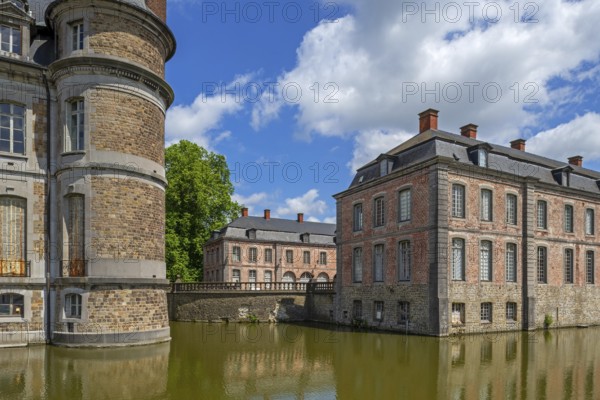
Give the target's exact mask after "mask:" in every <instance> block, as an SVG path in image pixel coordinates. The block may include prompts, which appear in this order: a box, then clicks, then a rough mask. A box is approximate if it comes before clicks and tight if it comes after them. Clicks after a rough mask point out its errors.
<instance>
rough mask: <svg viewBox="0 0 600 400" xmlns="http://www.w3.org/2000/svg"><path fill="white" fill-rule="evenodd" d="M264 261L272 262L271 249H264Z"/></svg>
mask: <svg viewBox="0 0 600 400" xmlns="http://www.w3.org/2000/svg"><path fill="white" fill-rule="evenodd" d="M265 262H266V263H272V262H273V249H265Z"/></svg>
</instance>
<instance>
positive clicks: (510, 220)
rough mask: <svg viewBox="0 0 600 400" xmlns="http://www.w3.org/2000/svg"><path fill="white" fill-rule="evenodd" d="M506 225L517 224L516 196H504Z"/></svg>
mask: <svg viewBox="0 0 600 400" xmlns="http://www.w3.org/2000/svg"><path fill="white" fill-rule="evenodd" d="M506 223H507V224H509V225H516V224H517V196H515V195H514V194H509V195H507V196H506Z"/></svg>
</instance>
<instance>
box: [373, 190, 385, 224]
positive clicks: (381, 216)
mask: <svg viewBox="0 0 600 400" xmlns="http://www.w3.org/2000/svg"><path fill="white" fill-rule="evenodd" d="M384 225H385V199H384V197H383V196H379V197H377V198H375V199H374V200H373V226H374V227H376V228H377V227H380V226H384Z"/></svg>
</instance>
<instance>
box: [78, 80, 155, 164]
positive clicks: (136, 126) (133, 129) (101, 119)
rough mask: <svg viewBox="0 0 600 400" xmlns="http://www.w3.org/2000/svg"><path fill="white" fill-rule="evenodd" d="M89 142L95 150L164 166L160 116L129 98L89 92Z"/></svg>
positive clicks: (103, 91) (144, 102) (152, 107)
mask: <svg viewBox="0 0 600 400" xmlns="http://www.w3.org/2000/svg"><path fill="white" fill-rule="evenodd" d="M90 102H91V105H90V111H91V113H90V116H89V119H90V140H91V144H92V146H94V149H95V150H99V151H113V152H118V153H124V154H131V155H134V156H138V157H143V158H146V159H149V160H152V161H154V162H156V163H157V164H159V165H163V164H164V153H165V150H164V126H165V115H164V112H163V111H162V110H161V109H160V108H159V107H158V106H157V105H156V104H154V103H152V102H151V101H149V100H144V99H142V98H141V97H138V96H135V95H133V94H129V93H125V92H121V91H116V90H110V89H93V90H92V91H91V94H90Z"/></svg>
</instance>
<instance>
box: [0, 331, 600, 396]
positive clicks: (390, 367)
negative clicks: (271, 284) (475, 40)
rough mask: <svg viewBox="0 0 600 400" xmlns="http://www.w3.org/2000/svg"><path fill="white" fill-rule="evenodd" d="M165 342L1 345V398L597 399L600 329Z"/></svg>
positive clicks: (280, 334)
mask: <svg viewBox="0 0 600 400" xmlns="http://www.w3.org/2000/svg"><path fill="white" fill-rule="evenodd" d="M171 333H172V336H173V341H172V342H171V343H165V344H161V345H153V346H145V347H135V348H121V349H98V350H77V349H65V348H56V347H44V346H38V347H29V348H18V349H0V399H65V398H73V399H79V398H83V399H173V400H174V399H197V398H207V399H219V398H234V399H304V398H308V399H335V398H339V399H355V398H399V399H464V400H470V399H477V400H480V399H520V400H525V399H596V398H600V393H599V392H598V389H597V388H596V386H597V382H600V365H599V364H600V349H597V347H596V343H597V342H598V341H599V339H600V329H599V328H593V329H592V328H589V329H575V330H560V331H552V332H535V333H511V334H494V335H493V336H466V337H462V338H445V339H436V338H424V337H416V336H408V337H407V336H402V335H397V334H377V333H366V332H351V331H345V330H344V331H333V330H330V329H322V328H317V327H303V326H297V325H268V324H260V325H239V324H212V325H211V324H193V323H175V324H173V325H172V330H171Z"/></svg>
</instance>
